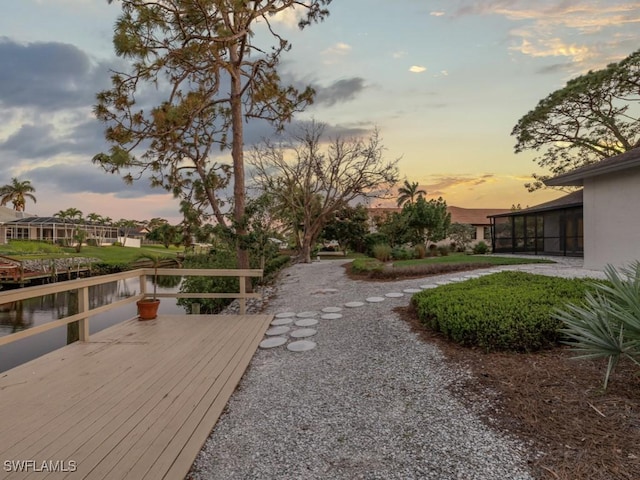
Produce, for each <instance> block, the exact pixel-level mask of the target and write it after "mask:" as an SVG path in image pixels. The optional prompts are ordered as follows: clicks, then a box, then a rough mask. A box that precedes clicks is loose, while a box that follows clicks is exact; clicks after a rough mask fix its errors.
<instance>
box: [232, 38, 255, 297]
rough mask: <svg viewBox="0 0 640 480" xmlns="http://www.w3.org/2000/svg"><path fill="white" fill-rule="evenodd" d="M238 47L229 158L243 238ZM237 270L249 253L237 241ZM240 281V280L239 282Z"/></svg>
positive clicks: (239, 233) (247, 280)
mask: <svg viewBox="0 0 640 480" xmlns="http://www.w3.org/2000/svg"><path fill="white" fill-rule="evenodd" d="M237 49H238V47H237V46H236V48H235V49H234V48H230V53H231V60H232V61H233V62H234V63H235V64H236V65H237V67H238V68H237V71H236V72H235V75H232V78H231V132H232V143H231V158H232V159H233V198H234V205H233V218H234V220H235V221H236V235H237V236H238V237H243V236H245V235H246V234H247V230H246V228H245V227H244V225H243V224H244V211H245V203H246V202H245V192H244V190H245V187H244V155H243V128H244V127H243V124H242V97H241V95H242V77H241V76H240V63H239V52H238V50H237ZM236 252H237V257H238V268H241V269H247V268H249V252H248V251H247V250H246V249H245V248H244V247H243V242H240V241H238V243H237V247H236ZM240 281H242V280H240ZM245 287H246V291H247V292H252V291H253V288H252V284H251V279H250V278H248V277H247V278H245Z"/></svg>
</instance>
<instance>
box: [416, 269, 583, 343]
mask: <svg viewBox="0 0 640 480" xmlns="http://www.w3.org/2000/svg"><path fill="white" fill-rule="evenodd" d="M588 286H589V282H588V281H585V280H580V279H564V278H556V277H547V276H544V275H532V274H528V273H524V272H501V273H497V274H494V275H488V276H485V277H482V278H479V279H473V280H468V281H465V282H460V283H455V284H450V285H444V286H441V287H438V288H435V289H431V290H425V291H423V292H420V293H417V294H416V295H414V296H413V299H412V304H413V305H414V306H415V308H416V311H417V313H418V317H419V318H420V320H421V322H422V323H423V324H424V325H425V326H427V327H428V328H430V329H432V330H434V331H437V332H441V333H442V334H443V335H445V336H446V337H447V338H449V339H451V340H453V341H455V342H457V343H459V344H461V345H465V346H477V347H481V348H483V349H485V350H487V351H499V350H510V351H520V352H529V351H535V350H539V349H540V348H543V347H546V346H549V345H552V344H555V343H556V342H557V341H558V339H559V337H560V331H559V329H560V327H561V322H560V321H559V320H558V319H556V318H554V317H553V316H552V312H553V310H554V309H556V308H558V307H560V306H562V305H565V304H566V303H567V302H571V301H573V302H580V301H581V300H582V299H583V298H584V295H585V292H586V290H587V288H588Z"/></svg>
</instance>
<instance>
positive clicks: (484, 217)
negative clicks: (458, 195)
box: [447, 206, 510, 246]
mask: <svg viewBox="0 0 640 480" xmlns="http://www.w3.org/2000/svg"><path fill="white" fill-rule="evenodd" d="M447 210H448V212H449V213H450V214H451V223H465V224H467V225H472V226H473V227H475V229H476V233H475V236H474V237H473V242H471V245H472V246H473V245H475V244H476V243H478V242H480V241H484V242H485V243H487V244H490V243H491V220H490V219H489V217H490V216H491V215H499V214H501V213H505V212H509V211H510V210H509V209H508V208H461V207H453V206H451V207H447Z"/></svg>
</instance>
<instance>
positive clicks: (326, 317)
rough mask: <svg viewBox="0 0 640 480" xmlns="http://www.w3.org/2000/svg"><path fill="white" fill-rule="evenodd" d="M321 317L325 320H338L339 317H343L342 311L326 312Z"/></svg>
mask: <svg viewBox="0 0 640 480" xmlns="http://www.w3.org/2000/svg"><path fill="white" fill-rule="evenodd" d="M320 318H322V319H323V320H337V319H339V318H342V314H341V313H325V314H324V315H322V316H321V317H320Z"/></svg>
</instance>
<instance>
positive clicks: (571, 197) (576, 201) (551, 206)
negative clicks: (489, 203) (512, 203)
mask: <svg viewBox="0 0 640 480" xmlns="http://www.w3.org/2000/svg"><path fill="white" fill-rule="evenodd" d="M582 204H583V195H582V190H577V191H575V192H571V193H570V194H568V195H564V196H562V197H560V198H556V199H555V200H551V201H549V202H545V203H541V204H540V205H534V206H533V207H529V208H523V209H520V210H511V211H509V212H507V213H502V214H498V215H491V217H492V218H495V217H514V216H517V215H526V214H530V213H542V212H548V211H551V210H561V209H564V208H573V207H581V206H582Z"/></svg>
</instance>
